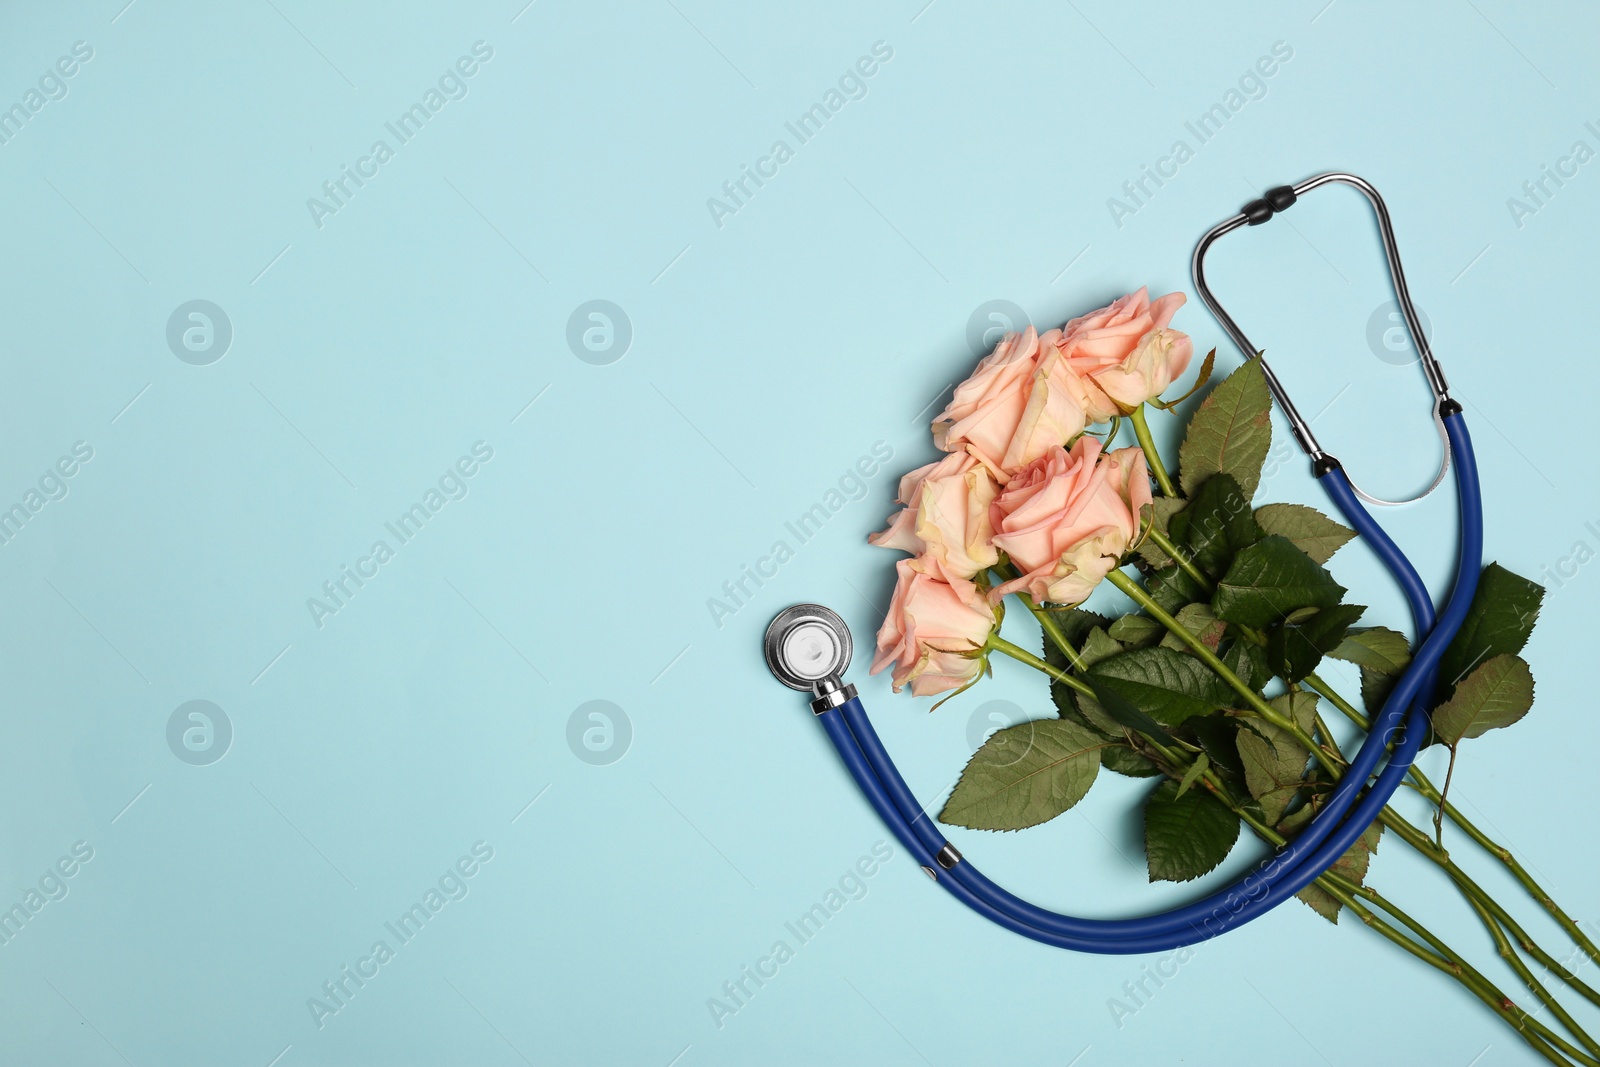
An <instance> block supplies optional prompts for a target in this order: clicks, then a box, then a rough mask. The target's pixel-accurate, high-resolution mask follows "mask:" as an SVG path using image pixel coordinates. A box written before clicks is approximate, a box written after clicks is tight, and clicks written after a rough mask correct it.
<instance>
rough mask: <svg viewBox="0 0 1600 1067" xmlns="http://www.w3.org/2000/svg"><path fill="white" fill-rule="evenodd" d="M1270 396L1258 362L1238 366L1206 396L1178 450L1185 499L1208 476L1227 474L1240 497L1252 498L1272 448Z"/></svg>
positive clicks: (1179, 472)
mask: <svg viewBox="0 0 1600 1067" xmlns="http://www.w3.org/2000/svg"><path fill="white" fill-rule="evenodd" d="M1271 413H1272V397H1271V395H1270V394H1269V393H1268V392H1267V380H1266V378H1265V376H1263V375H1262V373H1261V360H1260V359H1259V358H1256V359H1251V360H1250V361H1248V362H1246V363H1244V364H1242V365H1241V366H1239V367H1238V368H1237V369H1236V370H1234V372H1233V373H1232V374H1230V375H1228V376H1227V377H1226V378H1224V379H1223V380H1222V381H1221V382H1220V383H1219V384H1218V385H1217V387H1216V388H1215V389H1213V390H1211V392H1210V393H1209V394H1207V396H1206V398H1205V400H1204V401H1202V402H1201V404H1200V407H1199V408H1197V409H1196V410H1195V413H1194V416H1193V417H1192V418H1190V420H1189V430H1188V432H1187V434H1185V436H1184V439H1183V444H1182V445H1180V446H1179V448H1178V476H1179V481H1180V482H1181V483H1182V486H1183V492H1184V495H1185V496H1189V497H1193V496H1194V493H1195V490H1196V489H1197V488H1199V486H1200V484H1201V483H1202V482H1204V481H1205V480H1206V479H1207V478H1209V477H1210V476H1211V475H1213V474H1218V473H1223V474H1231V475H1233V478H1234V480H1235V481H1236V482H1238V483H1239V489H1240V491H1241V492H1243V493H1244V495H1245V499H1247V500H1248V499H1249V498H1250V497H1252V496H1254V495H1255V491H1256V486H1257V485H1258V484H1259V483H1260V481H1261V464H1262V463H1264V462H1265V461H1266V458H1267V452H1268V451H1269V450H1270V449H1271V448H1272V418H1271Z"/></svg>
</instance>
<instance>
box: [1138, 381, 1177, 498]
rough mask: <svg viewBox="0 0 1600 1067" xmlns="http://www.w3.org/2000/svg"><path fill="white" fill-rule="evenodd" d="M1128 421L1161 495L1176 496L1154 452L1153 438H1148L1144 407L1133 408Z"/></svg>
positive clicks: (1164, 468) (1158, 454) (1161, 463)
mask: <svg viewBox="0 0 1600 1067" xmlns="http://www.w3.org/2000/svg"><path fill="white" fill-rule="evenodd" d="M1128 420H1129V421H1130V422H1132V423H1133V433H1134V436H1135V437H1137V438H1139V447H1140V448H1141V449H1143V450H1144V458H1145V461H1146V462H1147V463H1148V464H1149V466H1150V473H1151V474H1152V475H1154V476H1155V479H1156V484H1157V485H1159V486H1160V487H1161V495H1162V496H1177V495H1178V491H1177V490H1176V489H1174V488H1173V486H1172V478H1171V476H1170V475H1168V474H1167V465H1166V464H1165V463H1163V462H1161V453H1160V452H1157V451H1156V442H1155V438H1153V437H1151V436H1150V424H1149V423H1147V422H1145V420H1144V405H1143V404H1140V405H1139V406H1138V407H1136V408H1134V409H1133V414H1132V415H1130V416H1128Z"/></svg>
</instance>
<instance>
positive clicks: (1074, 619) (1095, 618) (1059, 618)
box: [1043, 608, 1111, 650]
mask: <svg viewBox="0 0 1600 1067" xmlns="http://www.w3.org/2000/svg"><path fill="white" fill-rule="evenodd" d="M1043 610H1044V613H1045V614H1046V615H1048V616H1049V617H1050V621H1051V622H1053V623H1055V624H1056V627H1057V628H1058V629H1060V631H1061V634H1062V636H1064V637H1065V638H1066V639H1067V643H1068V644H1070V645H1072V646H1073V647H1074V648H1077V647H1079V646H1080V645H1082V644H1083V643H1084V641H1086V640H1088V638H1089V631H1090V630H1093V629H1094V628H1095V627H1096V626H1098V627H1100V628H1101V629H1102V630H1103V629H1105V628H1106V627H1107V626H1110V625H1111V620H1110V619H1108V618H1106V617H1105V616H1104V615H1101V614H1099V613H1097V612H1093V611H1085V610H1084V609H1082V608H1045V609H1043ZM1054 647H1055V642H1053V641H1051V640H1049V639H1048V638H1046V639H1045V648H1046V649H1047V650H1048V649H1050V648H1054Z"/></svg>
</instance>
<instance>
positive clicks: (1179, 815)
mask: <svg viewBox="0 0 1600 1067" xmlns="http://www.w3.org/2000/svg"><path fill="white" fill-rule="evenodd" d="M1238 840H1239V817H1238V816H1237V815H1235V814H1234V813H1233V812H1231V811H1229V810H1228V809H1227V807H1226V806H1224V805H1223V804H1222V802H1221V801H1219V800H1217V799H1216V798H1215V797H1213V796H1212V795H1211V794H1210V793H1207V792H1206V791H1205V790H1203V789H1194V790H1191V791H1189V792H1187V793H1184V794H1182V795H1179V793H1178V786H1177V783H1175V782H1173V781H1170V780H1168V781H1165V782H1162V783H1161V784H1160V785H1159V786H1157V787H1156V789H1155V791H1154V792H1153V793H1151V794H1150V799H1149V800H1147V801H1145V805H1144V854H1145V863H1146V864H1147V865H1148V867H1149V871H1150V880H1151V881H1152V882H1187V881H1189V880H1191V879H1194V878H1198V877H1200V876H1201V875H1202V874H1205V873H1206V872H1207V871H1211V870H1214V869H1215V868H1216V866H1217V864H1219V863H1221V862H1222V861H1223V860H1225V859H1227V858H1228V853H1229V852H1231V851H1232V850H1233V845H1234V842H1236V841H1238Z"/></svg>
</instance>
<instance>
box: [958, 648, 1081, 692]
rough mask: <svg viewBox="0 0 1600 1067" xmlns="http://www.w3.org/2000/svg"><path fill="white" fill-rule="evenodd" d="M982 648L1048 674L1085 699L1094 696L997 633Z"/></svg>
mask: <svg viewBox="0 0 1600 1067" xmlns="http://www.w3.org/2000/svg"><path fill="white" fill-rule="evenodd" d="M983 647H985V648H990V649H993V650H994V651H996V652H999V653H1002V654H1003V655H1007V656H1010V657H1011V658H1012V659H1014V660H1016V661H1017V662H1018V663H1026V664H1027V665H1028V666H1030V667H1032V668H1033V669H1034V670H1037V671H1043V672H1044V673H1045V674H1048V675H1049V676H1050V677H1051V678H1053V679H1055V680H1056V681H1058V682H1060V683H1061V684H1062V685H1064V686H1067V687H1068V688H1071V689H1076V690H1077V691H1078V692H1080V693H1082V694H1083V695H1084V696H1086V697H1092V696H1094V690H1093V689H1090V688H1089V687H1088V686H1087V685H1085V684H1084V683H1083V682H1081V681H1079V680H1078V679H1076V678H1074V677H1073V676H1072V675H1070V674H1068V673H1067V672H1066V671H1064V670H1062V669H1061V668H1059V667H1053V666H1051V665H1050V664H1048V663H1046V662H1045V661H1044V660H1042V659H1040V658H1039V657H1038V656H1035V655H1034V654H1033V653H1032V652H1029V651H1028V650H1027V649H1025V648H1021V647H1019V646H1017V645H1014V644H1012V643H1011V642H1010V641H1007V640H1006V639H1005V638H1003V637H1001V636H1000V635H999V634H997V633H991V634H990V635H989V639H988V640H987V641H985V642H984V646H983Z"/></svg>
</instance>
